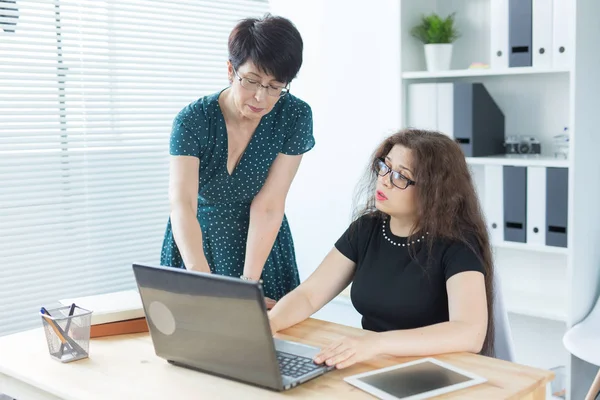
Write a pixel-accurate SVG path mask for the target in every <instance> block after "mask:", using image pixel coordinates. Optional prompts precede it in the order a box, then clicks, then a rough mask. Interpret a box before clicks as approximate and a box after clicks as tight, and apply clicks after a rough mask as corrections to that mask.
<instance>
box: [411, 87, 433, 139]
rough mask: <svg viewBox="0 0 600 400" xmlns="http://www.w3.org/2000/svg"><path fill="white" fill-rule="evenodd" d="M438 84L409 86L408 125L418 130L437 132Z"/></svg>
mask: <svg viewBox="0 0 600 400" xmlns="http://www.w3.org/2000/svg"><path fill="white" fill-rule="evenodd" d="M436 99H437V84H436V83H413V84H410V85H409V86H408V125H409V126H410V127H413V128H416V129H427V130H437V100H436Z"/></svg>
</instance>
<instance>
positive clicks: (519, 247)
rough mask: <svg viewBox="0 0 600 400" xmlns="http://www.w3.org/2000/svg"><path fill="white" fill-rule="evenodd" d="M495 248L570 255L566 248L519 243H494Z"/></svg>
mask: <svg viewBox="0 0 600 400" xmlns="http://www.w3.org/2000/svg"><path fill="white" fill-rule="evenodd" d="M492 245H493V246H494V247H497V248H500V249H511V250H523V251H536V252H540V253H550V254H563V255H565V256H566V255H568V252H569V249H567V248H566V247H556V246H544V245H536V244H529V243H517V242H507V241H503V242H494V243H492Z"/></svg>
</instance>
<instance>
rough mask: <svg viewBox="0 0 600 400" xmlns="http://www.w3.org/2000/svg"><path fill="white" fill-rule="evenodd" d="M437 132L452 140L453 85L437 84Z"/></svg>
mask: <svg viewBox="0 0 600 400" xmlns="http://www.w3.org/2000/svg"><path fill="white" fill-rule="evenodd" d="M437 130H438V131H439V132H440V133H443V134H446V135H447V136H449V137H451V138H454V84H453V83H438V84H437Z"/></svg>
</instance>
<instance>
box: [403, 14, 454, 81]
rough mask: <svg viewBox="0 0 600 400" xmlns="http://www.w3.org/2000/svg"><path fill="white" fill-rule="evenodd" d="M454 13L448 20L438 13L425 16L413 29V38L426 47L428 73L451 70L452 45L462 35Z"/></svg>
mask: <svg viewBox="0 0 600 400" xmlns="http://www.w3.org/2000/svg"><path fill="white" fill-rule="evenodd" d="M454 15H455V13H452V14H450V15H448V16H447V17H446V18H442V17H440V16H439V15H438V14H436V13H431V14H429V15H423V16H422V17H421V22H420V23H419V25H416V26H415V27H413V28H412V30H411V34H412V36H414V37H416V38H417V39H419V40H420V41H421V42H422V43H423V44H424V45H425V61H426V63H427V70H428V71H443V70H448V69H450V60H451V59H452V43H453V42H454V41H455V40H456V39H458V38H459V36H460V34H459V32H458V30H457V29H456V26H455V24H454Z"/></svg>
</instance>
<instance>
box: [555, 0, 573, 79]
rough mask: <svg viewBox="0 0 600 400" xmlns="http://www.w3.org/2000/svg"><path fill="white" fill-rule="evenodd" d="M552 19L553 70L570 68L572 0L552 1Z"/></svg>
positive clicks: (571, 52)
mask: <svg viewBox="0 0 600 400" xmlns="http://www.w3.org/2000/svg"><path fill="white" fill-rule="evenodd" d="M553 1H554V4H553V7H552V8H553V12H552V14H553V19H552V33H553V35H552V46H553V49H552V66H553V67H554V68H569V67H571V58H572V54H573V50H574V49H573V46H572V41H571V40H572V37H571V28H572V27H571V25H572V18H573V6H574V5H573V3H574V2H573V0H553Z"/></svg>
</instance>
